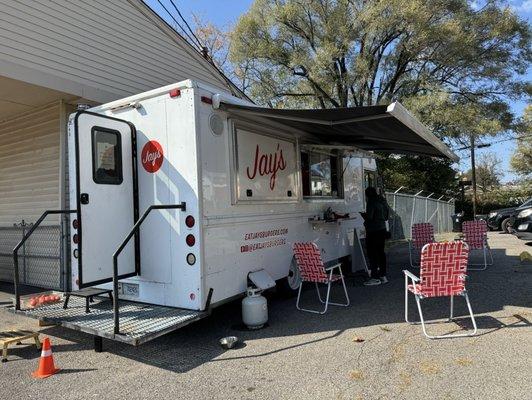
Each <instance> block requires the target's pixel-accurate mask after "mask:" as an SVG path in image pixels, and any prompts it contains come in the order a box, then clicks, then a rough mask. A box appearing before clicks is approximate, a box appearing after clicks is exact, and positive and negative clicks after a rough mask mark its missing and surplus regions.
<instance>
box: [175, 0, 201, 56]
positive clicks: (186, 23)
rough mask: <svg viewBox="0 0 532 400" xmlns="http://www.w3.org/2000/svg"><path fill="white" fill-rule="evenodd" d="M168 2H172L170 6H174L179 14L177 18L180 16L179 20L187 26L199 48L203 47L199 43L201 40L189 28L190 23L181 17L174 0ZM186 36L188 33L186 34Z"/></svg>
mask: <svg viewBox="0 0 532 400" xmlns="http://www.w3.org/2000/svg"><path fill="white" fill-rule="evenodd" d="M170 3H172V6H173V7H174V8H175V10H176V11H177V15H179V18H181V20H182V21H183V22H184V23H185V25H186V26H187V28H188V30H189V31H190V33H191V34H192V36H194V39H196V42H197V43H198V45H199V47H200V49H203V44H202V43H201V41H200V40H199V39H198V37H197V36H196V34H195V33H194V31H193V30H192V29H191V28H190V25H189V24H188V22H187V20H186V19H185V18H183V15H182V14H181V11H179V8H177V6H176V5H175V3H174V0H170ZM187 36H188V35H187Z"/></svg>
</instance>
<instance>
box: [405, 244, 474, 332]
mask: <svg viewBox="0 0 532 400" xmlns="http://www.w3.org/2000/svg"><path fill="white" fill-rule="evenodd" d="M430 245H431V243H428V244H426V245H425V246H423V249H422V253H423V251H424V250H425V248H426V247H427V246H430ZM464 247H465V249H466V251H467V250H468V246H467V244H466V243H464ZM422 268H423V259H422V260H421V269H422ZM466 268H467V266H466ZM403 273H404V276H405V321H406V322H407V323H409V324H419V323H421V326H422V328H423V334H424V335H425V336H426V337H427V338H429V339H448V338H456V337H469V336H474V335H476V334H477V331H478V329H477V323H476V321H475V315H474V314H473V309H472V307H471V302H470V301H469V295H468V293H467V290H466V289H465V286H464V290H463V291H462V292H461V293H460V294H458V295H459V296H462V297H464V299H465V301H466V304H467V309H468V311H469V316H470V318H471V321H472V323H473V332H468V333H458V334H451V335H430V334H429V333H428V332H427V328H426V325H427V324H429V323H436V322H437V321H425V318H424V317H423V310H422V308H421V300H423V299H425V298H430V297H437V296H430V297H426V296H423V295H422V294H421V291H420V290H419V289H417V286H416V285H419V286H421V279H420V278H419V277H417V276H415V275H414V274H413V273H411V272H410V271H408V270H403ZM463 277H464V279H465V278H467V275H465V274H463ZM409 280H410V281H411V282H412V287H413V288H414V291H415V292H414V293H413V294H414V296H415V299H416V304H417V309H418V312H419V318H420V320H421V321H420V322H414V321H410V320H409V319H408V293H409V289H408V282H409ZM464 285H465V284H464ZM454 296H455V295H449V297H450V298H451V299H450V313H449V319H448V321H449V322H450V321H452V320H453V319H454V315H453V314H454Z"/></svg>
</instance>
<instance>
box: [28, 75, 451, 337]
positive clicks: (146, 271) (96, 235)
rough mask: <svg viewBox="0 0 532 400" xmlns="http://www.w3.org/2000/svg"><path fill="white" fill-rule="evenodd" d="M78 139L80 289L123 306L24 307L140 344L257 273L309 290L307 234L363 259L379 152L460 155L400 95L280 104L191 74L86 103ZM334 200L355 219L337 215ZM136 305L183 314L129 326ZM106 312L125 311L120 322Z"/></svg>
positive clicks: (75, 245)
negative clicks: (367, 182) (296, 251)
mask: <svg viewBox="0 0 532 400" xmlns="http://www.w3.org/2000/svg"><path fill="white" fill-rule="evenodd" d="M68 149H69V153H68V159H69V180H70V181H69V190H70V211H71V212H72V213H73V217H72V223H71V228H70V229H71V251H70V254H71V266H72V268H71V285H72V295H75V294H76V292H80V293H83V291H84V290H85V291H86V290H93V289H94V287H97V288H103V289H106V288H107V289H113V288H114V290H113V293H112V294H113V295H114V296H115V300H116V297H118V298H119V299H120V302H118V301H115V303H116V307H115V309H114V310H113V306H112V304H111V303H112V302H111V301H107V303H109V304H108V306H107V308H106V307H104V306H101V307H100V308H98V307H96V306H94V307H93V308H94V309H91V310H90V312H88V313H87V312H84V311H83V312H82V311H79V310H78V307H76V305H75V304H74V303H71V305H68V306H67V305H65V308H63V307H62V306H61V305H58V304H54V305H49V306H44V307H38V308H36V309H33V310H25V311H24V312H26V313H27V314H28V315H31V316H34V317H37V318H40V319H50V320H52V321H54V322H56V323H61V324H63V325H64V326H67V327H70V328H74V329H79V330H82V331H86V332H89V333H93V334H94V335H95V336H97V337H102V336H103V337H108V338H111V339H117V340H122V341H125V342H128V343H132V344H139V343H142V342H143V341H146V340H149V339H151V338H153V337H156V336H159V335H160V334H163V333H166V332H168V331H170V330H173V329H176V328H178V327H179V326H182V325H183V324H185V323H188V322H191V321H193V320H196V319H199V318H201V317H203V316H205V315H207V314H208V312H207V311H208V310H209V309H210V308H211V307H213V306H216V305H219V304H221V303H223V302H226V301H228V300H231V299H234V298H235V297H238V296H241V295H242V294H243V293H244V292H245V290H246V288H247V286H248V285H249V283H250V282H249V279H250V273H251V274H253V273H254V272H256V271H260V276H261V277H262V278H258V280H260V279H264V274H265V275H266V276H268V278H271V280H277V281H280V283H281V284H284V285H286V286H288V287H289V288H291V289H297V287H298V285H299V280H298V274H297V269H296V267H295V264H294V261H293V254H292V244H293V243H294V242H301V241H313V242H315V243H316V244H318V246H319V248H320V249H321V250H322V254H323V257H324V261H326V262H328V261H333V260H337V259H339V258H342V257H345V256H353V264H355V266H356V265H357V264H358V266H359V267H360V269H361V268H363V267H364V265H363V264H364V260H363V259H362V258H361V257H360V256H359V257H356V256H355V254H354V251H355V250H356V245H357V243H356V242H357V237H358V236H360V234H363V233H362V232H361V230H362V229H363V223H362V218H361V216H360V215H359V212H360V211H362V210H363V209H364V195H363V191H364V178H363V177H364V172H365V170H368V169H369V170H375V161H374V159H373V155H372V153H370V152H369V151H373V150H380V151H389V152H395V153H416V154H426V155H430V156H446V157H453V158H454V155H453V154H452V153H451V152H450V150H449V149H448V148H447V147H446V146H445V145H444V144H443V143H441V142H440V141H439V140H438V139H437V138H436V137H435V136H434V135H432V134H431V133H429V132H428V131H427V129H426V128H425V127H424V126H422V125H421V124H420V123H419V122H418V121H417V120H415V119H414V118H413V117H412V116H411V115H410V114H409V113H408V112H407V111H406V110H405V109H404V108H403V107H402V106H401V105H400V104H399V103H392V104H390V105H383V106H371V107H358V108H348V109H336V110H273V109H267V108H260V107H257V106H255V105H254V104H252V103H250V102H246V101H243V100H241V99H238V98H236V97H232V96H231V95H230V94H229V93H220V92H219V89H215V88H211V87H209V86H207V85H203V84H201V83H198V82H193V81H190V80H187V81H183V82H180V83H176V84H173V85H169V86H166V87H162V88H160V89H155V90H152V91H149V92H146V93H142V94H139V95H136V96H131V97H128V98H125V99H122V100H117V101H114V102H111V103H108V104H105V105H102V106H99V107H95V108H92V109H90V110H82V111H78V112H76V113H75V114H73V115H71V117H70V120H69V129H68ZM152 206H156V207H155V208H153V207H152ZM150 207H152V208H153V209H150ZM148 209H150V211H151V212H148V213H146V212H145V211H146V210H148ZM327 209H330V210H329V213H330V211H331V210H332V211H333V212H334V213H335V214H333V215H335V216H337V217H338V216H340V217H341V218H329V219H327V220H325V219H323V218H324V212H326V211H327ZM356 234H358V235H356ZM128 239H130V240H128ZM354 249H355V250H354ZM113 260H115V261H116V264H114V263H113ZM113 278H114V280H113ZM251 278H253V276H251ZM252 280H253V279H252ZM113 281H114V286H113ZM89 293H93V292H89ZM94 293H96V292H94ZM118 303H120V304H118ZM87 304H88V303H87ZM135 304H136V305H140V306H139V307H138V310H137V311H138V312H139V313H141V312H151V313H157V312H160V310H165V312H167V313H170V314H169V317H168V321H169V322H168V323H166V324H162V325H160V324H159V325H158V326H156V327H155V328H154V327H153V326H152V327H150V328H149V329H148V328H145V327H137V328H135V327H132V326H133V325H134V324H133V323H132V322H131V320H128V321H129V322H130V323H129V325H127V324H122V325H121V326H122V327H123V328H122V329H120V328H117V324H118V319H119V318H124V320H125V319H127V318H132V317H131V316H130V317H125V316H124V317H122V316H119V315H118V314H120V309H121V308H122V307H124V308H125V307H129V306H130V305H135ZM87 307H88V306H87ZM54 310H55V311H54ZM58 310H62V311H61V312H62V313H64V314H61V313H60V312H59V311H58ZM76 310H78V311H76ZM146 310H148V311H146ZM87 311H88V310H87ZM113 311H114V314H113ZM54 312H55V313H54ZM73 313H77V314H75V315H76V318H74V317H73ZM172 313H173V314H172ZM130 314H131V313H130ZM95 315H99V318H100V320H102V319H104V316H105V318H108V319H109V320H110V321H112V318H113V315H114V318H115V319H114V322H115V326H114V327H115V329H114V331H113V330H112V329H111V330H110V331H109V324H107V325H106V327H107V328H105V329H104V328H103V325H102V326H100V325H95V323H94V321H92V322H91V321H90V319H91V318H95ZM157 315H159V316H160V315H162V314H157ZM172 318H174V319H172ZM142 319H143V320H146V317H145V316H144V317H143V318H142ZM159 319H160V318H159ZM126 325H127V326H126ZM111 326H112V324H111ZM135 329H136V330H135ZM128 330H129V331H128Z"/></svg>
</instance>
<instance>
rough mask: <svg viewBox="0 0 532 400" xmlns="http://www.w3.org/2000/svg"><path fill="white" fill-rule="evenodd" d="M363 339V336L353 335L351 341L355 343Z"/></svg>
mask: <svg viewBox="0 0 532 400" xmlns="http://www.w3.org/2000/svg"><path fill="white" fill-rule="evenodd" d="M364 340H365V339H364V338H361V337H360V336H355V337H354V338H353V342H355V343H362V342H363V341H364Z"/></svg>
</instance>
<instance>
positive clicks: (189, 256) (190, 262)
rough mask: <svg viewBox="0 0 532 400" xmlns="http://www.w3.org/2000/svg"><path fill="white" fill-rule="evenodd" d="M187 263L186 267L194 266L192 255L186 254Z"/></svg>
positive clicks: (194, 257)
mask: <svg viewBox="0 0 532 400" xmlns="http://www.w3.org/2000/svg"><path fill="white" fill-rule="evenodd" d="M187 263H188V265H194V264H195V263H196V256H195V255H194V254H192V253H188V254H187Z"/></svg>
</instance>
